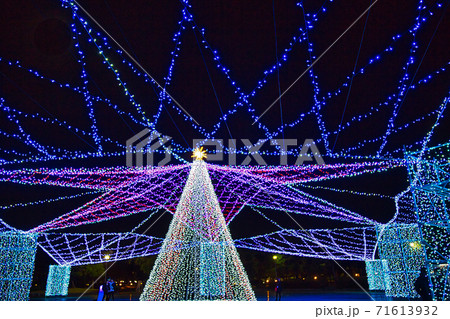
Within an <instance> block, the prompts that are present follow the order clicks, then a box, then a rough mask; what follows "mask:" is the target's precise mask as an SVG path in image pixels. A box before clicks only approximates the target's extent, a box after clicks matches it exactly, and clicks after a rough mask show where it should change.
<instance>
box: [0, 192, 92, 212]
mask: <svg viewBox="0 0 450 319" xmlns="http://www.w3.org/2000/svg"><path fill="white" fill-rule="evenodd" d="M92 194H98V191H92V192H84V193H81V194H76V195H69V196H60V197H57V198H49V199H43V200H38V201H34V202H28V203H15V204H10V205H5V206H0V210H6V209H11V208H16V207H27V206H33V205H41V204H48V203H53V202H58V201H61V200H66V199H73V198H77V197H82V196H86V195H92Z"/></svg>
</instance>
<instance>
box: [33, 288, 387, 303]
mask: <svg viewBox="0 0 450 319" xmlns="http://www.w3.org/2000/svg"><path fill="white" fill-rule="evenodd" d="M80 294H81V292H80V291H76V292H75V293H74V292H72V293H70V294H69V296H66V297H47V298H46V297H44V296H43V295H41V294H32V295H31V298H30V300H36V301H44V300H54V301H56V300H64V301H75V300H77V299H78V298H80ZM255 295H256V299H257V300H258V301H267V290H256V291H255ZM370 295H371V297H372V298H373V299H375V300H379V301H382V300H391V299H390V298H387V297H386V296H385V295H384V293H383V292H373V291H372V292H370ZM281 299H282V300H284V301H313V300H317V301H322V300H323V301H359V300H371V299H370V297H369V296H368V295H367V294H366V293H365V292H363V291H356V290H355V291H351V290H334V291H333V290H300V289H285V290H284V291H283V294H282V298H281ZM80 300H83V301H90V300H97V292H96V291H95V290H91V291H88V292H87V293H86V294H85V295H83V296H82V297H81V298H80ZM115 300H118V301H125V300H126V301H129V300H132V301H137V300H139V294H138V293H135V292H120V293H118V294H116V295H115ZM274 300H275V294H274V292H272V291H269V301H274Z"/></svg>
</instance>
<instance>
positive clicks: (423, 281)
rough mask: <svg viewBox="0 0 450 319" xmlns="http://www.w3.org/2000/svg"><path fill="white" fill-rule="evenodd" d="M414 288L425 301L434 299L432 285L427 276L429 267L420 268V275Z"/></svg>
mask: <svg viewBox="0 0 450 319" xmlns="http://www.w3.org/2000/svg"><path fill="white" fill-rule="evenodd" d="M414 288H415V289H416V291H417V293H418V294H419V295H420V298H421V299H422V300H424V301H432V300H433V299H432V298H431V293H430V287H429V282H428V277H427V269H426V268H425V267H422V268H421V269H420V275H419V277H417V279H416V282H415V283H414Z"/></svg>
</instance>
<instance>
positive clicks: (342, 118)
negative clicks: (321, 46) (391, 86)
mask: <svg viewBox="0 0 450 319" xmlns="http://www.w3.org/2000/svg"><path fill="white" fill-rule="evenodd" d="M369 16H370V9H369V11H368V12H367V16H366V21H365V22H364V29H363V32H362V35H361V41H360V42H359V48H358V53H357V55H356V59H355V65H354V67H353V72H352V75H351V79H350V85H349V87H348V91H347V97H346V98H345V104H344V110H343V111H342V116H341V122H340V123H339V125H338V132H337V134H336V137H335V138H334V144H333V148H332V149H331V153H333V152H334V148H335V147H336V143H337V140H338V138H339V133H340V132H341V127H342V122H343V121H344V116H345V111H346V109H347V104H348V99H349V97H350V92H351V91H352V84H353V79H354V78H355V71H356V66H357V65H358V60H359V54H360V53H361V47H362V44H363V41H364V34H365V33H366V27H367V21H369Z"/></svg>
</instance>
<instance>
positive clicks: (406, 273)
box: [377, 223, 425, 298]
mask: <svg viewBox="0 0 450 319" xmlns="http://www.w3.org/2000/svg"><path fill="white" fill-rule="evenodd" d="M377 233H378V253H379V255H380V259H382V260H384V261H385V262H383V263H382V265H383V273H384V285H385V292H386V296H389V297H404V298H418V297H419V295H418V294H417V292H416V290H415V289H414V282H415V281H416V278H417V277H418V276H419V273H420V267H422V265H424V263H425V253H424V250H423V247H422V245H421V243H420V234H419V229H418V226H417V225H416V224H400V223H392V224H388V225H380V226H379V227H377Z"/></svg>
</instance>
